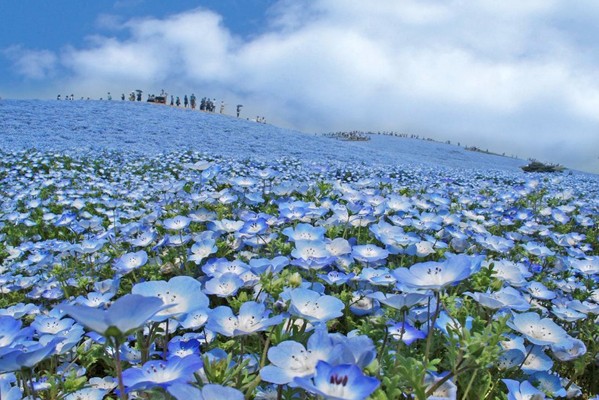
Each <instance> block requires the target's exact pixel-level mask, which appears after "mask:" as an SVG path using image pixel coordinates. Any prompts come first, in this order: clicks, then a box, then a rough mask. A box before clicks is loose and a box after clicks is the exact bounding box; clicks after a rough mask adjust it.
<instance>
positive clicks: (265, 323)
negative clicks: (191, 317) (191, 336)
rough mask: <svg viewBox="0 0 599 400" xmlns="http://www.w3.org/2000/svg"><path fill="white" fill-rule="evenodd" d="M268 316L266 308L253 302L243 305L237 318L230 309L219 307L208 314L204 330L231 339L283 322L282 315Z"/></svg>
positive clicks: (268, 312)
mask: <svg viewBox="0 0 599 400" xmlns="http://www.w3.org/2000/svg"><path fill="white" fill-rule="evenodd" d="M269 315H270V311H269V310H266V306H265V305H264V304H262V303H256V302H255V301H248V302H245V303H243V304H242V305H241V307H240V308H239V314H238V316H237V317H236V316H235V315H234V314H233V310H231V308H229V307H226V306H219V307H216V308H215V309H214V310H211V311H210V312H209V314H208V322H207V323H206V329H209V330H211V331H213V332H217V333H220V334H221V335H224V336H228V337H231V336H240V335H249V334H252V333H254V332H259V331H264V330H266V329H267V328H268V327H270V326H273V325H278V324H280V323H281V322H283V315H280V314H279V315H276V316H274V317H269Z"/></svg>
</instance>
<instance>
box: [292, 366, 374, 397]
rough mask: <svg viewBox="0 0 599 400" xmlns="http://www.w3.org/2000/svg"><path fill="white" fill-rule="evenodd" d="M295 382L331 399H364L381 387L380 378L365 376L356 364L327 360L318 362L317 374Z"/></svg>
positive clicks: (311, 391)
mask: <svg viewBox="0 0 599 400" xmlns="http://www.w3.org/2000/svg"><path fill="white" fill-rule="evenodd" d="M293 382H294V383H295V384H296V385H297V386H299V387H301V388H303V389H305V390H307V391H309V392H310V393H314V394H316V395H319V396H323V397H324V398H326V399H330V400H362V399H366V398H367V397H368V396H370V395H371V394H372V393H373V392H374V391H375V390H376V388H378V387H379V385H380V382H379V380H378V379H376V378H373V377H369V376H365V375H364V374H363V373H362V370H361V369H360V368H359V367H358V366H357V365H354V364H340V365H336V366H332V365H331V364H329V363H327V362H326V361H319V362H318V364H316V375H315V376H314V378H313V379H310V378H301V377H298V378H295V379H294V380H293Z"/></svg>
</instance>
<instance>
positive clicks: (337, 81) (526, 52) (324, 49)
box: [0, 0, 599, 173]
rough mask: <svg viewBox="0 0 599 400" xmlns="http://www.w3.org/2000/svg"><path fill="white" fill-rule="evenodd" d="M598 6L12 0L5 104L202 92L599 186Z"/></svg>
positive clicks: (3, 30) (282, 118)
mask: <svg viewBox="0 0 599 400" xmlns="http://www.w3.org/2000/svg"><path fill="white" fill-rule="evenodd" d="M597 20H599V2H596V1H594V0H577V1H576V2H572V1H569V0H527V1H521V0H501V1H498V0H477V1H466V0H376V1H368V2H367V1H363V0H359V1H358V0H343V1H342V0H311V1H307V0H243V1H242V0H238V1H234V0H205V1H191V0H177V1H168V2H167V1H163V0H105V1H86V2H82V1H80V0H54V1H37V0H35V1H34V0H2V1H0V97H2V98H22V99H29V98H41V99H54V98H56V95H57V94H59V93H60V94H63V95H65V94H71V93H73V94H74V95H75V97H76V98H80V97H91V98H94V99H97V98H100V97H104V98H106V94H107V92H111V93H112V94H113V97H117V96H120V94H121V93H129V92H131V91H132V90H134V89H142V90H144V92H145V93H159V92H160V90H161V89H165V90H166V91H167V92H168V93H170V94H173V95H176V96H177V95H178V96H183V95H184V94H191V93H194V94H195V95H196V96H197V97H198V98H201V97H204V96H208V97H211V98H215V99H217V103H220V101H221V100H222V101H224V102H225V103H226V112H228V113H233V108H234V107H235V105H237V104H243V105H244V108H243V112H242V116H245V117H251V118H255V116H263V117H265V118H266V121H267V122H269V123H272V124H276V125H279V126H282V127H286V128H294V129H298V130H302V131H306V132H335V131H349V130H361V131H375V132H376V131H393V132H400V133H406V134H408V135H412V134H413V135H419V136H420V137H430V138H433V139H437V140H441V141H447V140H449V141H451V142H452V143H456V144H457V143H460V144H461V145H462V146H466V145H467V146H476V147H478V148H481V149H483V150H487V149H488V150H489V151H493V152H497V153H500V154H501V153H505V154H506V155H516V156H519V157H522V158H535V159H538V160H540V161H543V162H552V163H560V164H563V165H565V166H567V167H570V168H575V169H581V170H586V171H591V172H596V173H599V68H598V67H599V24H597V23H596V21H597Z"/></svg>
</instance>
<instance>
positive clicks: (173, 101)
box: [171, 94, 175, 106]
mask: <svg viewBox="0 0 599 400" xmlns="http://www.w3.org/2000/svg"><path fill="white" fill-rule="evenodd" d="M174 105H175V98H174V97H173V95H172V94H171V106H174Z"/></svg>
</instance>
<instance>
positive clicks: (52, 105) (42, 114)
mask: <svg viewBox="0 0 599 400" xmlns="http://www.w3.org/2000/svg"><path fill="white" fill-rule="evenodd" d="M0 119H1V120H2V121H3V127H2V129H1V131H0V148H3V149H5V150H12V149H23V148H29V147H35V148H38V149H40V150H42V149H48V150H61V151H86V150H92V151H95V150H102V149H108V150H122V149H127V150H129V151H134V152H140V153H147V154H159V153H164V152H171V151H175V150H177V151H180V150H185V149H189V150H195V151H199V152H206V153H210V154H214V155H219V156H228V157H236V158H237V157H241V158H252V159H272V158H276V157H284V156H290V157H294V158H298V159H300V160H303V161H306V162H316V163H321V162H335V161H338V162H343V163H345V162H351V163H364V164H368V165H373V166H374V165H380V166H388V165H394V166H397V165H410V166H428V167H456V168H466V169H476V168H485V169H495V170H505V171H514V172H520V169H519V167H520V166H522V165H524V164H525V163H526V162H525V161H523V160H517V159H512V158H507V157H500V156H495V155H489V154H482V153H476V152H471V151H467V150H465V149H464V148H462V147H458V146H455V145H449V144H445V143H437V142H430V141H424V140H418V139H408V138H401V137H394V136H386V135H371V140H369V141H364V142H341V141H337V140H334V139H330V138H325V137H322V136H320V135H315V134H307V133H302V132H298V131H292V130H288V129H282V128H278V127H275V126H272V125H268V124H259V123H256V122H252V121H248V120H245V119H243V118H235V117H231V116H228V115H220V114H209V113H204V112H199V111H191V110H190V109H183V108H173V107H167V106H166V107H165V106H160V105H154V104H147V103H138V102H129V101H126V102H121V101H55V100H50V101H40V100H2V101H1V102H0Z"/></svg>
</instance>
